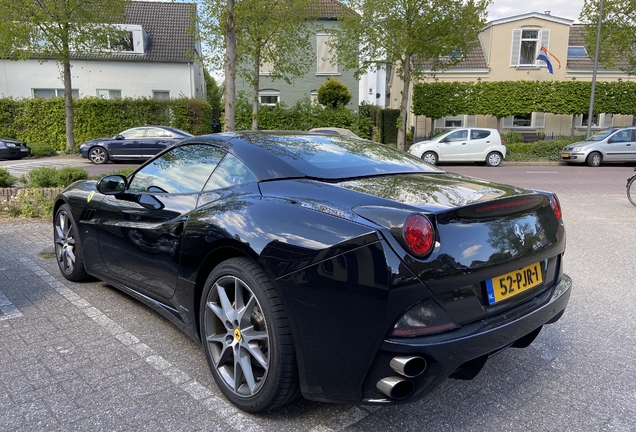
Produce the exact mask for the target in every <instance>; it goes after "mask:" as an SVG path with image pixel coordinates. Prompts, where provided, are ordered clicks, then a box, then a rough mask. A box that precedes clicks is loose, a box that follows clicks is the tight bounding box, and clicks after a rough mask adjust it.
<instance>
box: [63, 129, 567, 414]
mask: <svg viewBox="0 0 636 432" xmlns="http://www.w3.org/2000/svg"><path fill="white" fill-rule="evenodd" d="M54 211H55V217H54V240H55V249H56V254H57V262H58V264H59V267H60V270H61V272H62V274H63V275H64V277H66V278H67V279H69V280H71V281H81V280H83V279H85V278H86V277H87V276H88V275H92V276H94V277H97V278H99V279H101V280H103V281H106V282H108V283H109V284H111V285H113V286H115V287H117V288H119V289H121V290H123V291H125V292H126V293H129V294H130V295H132V296H134V297H135V298H137V299H139V300H141V301H142V302H144V303H146V304H148V305H150V306H151V307H152V308H154V309H155V310H156V311H158V312H159V313H161V314H162V315H164V316H165V317H167V318H168V319H170V320H171V321H172V322H173V323H174V324H175V325H176V326H178V327H179V328H181V329H182V330H183V331H184V332H185V333H186V334H188V335H189V336H190V337H192V338H193V339H194V340H196V341H199V342H200V343H202V345H203V349H204V351H205V355H206V357H207V360H208V364H209V366H210V369H211V371H212V374H213V376H214V379H215V380H216V383H217V384H218V386H219V388H220V390H221V391H222V392H223V393H224V394H225V396H226V397H227V398H228V399H229V400H230V401H231V402H232V403H234V404H235V405H236V406H237V407H239V408H241V409H243V410H245V411H250V412H258V411H266V410H271V409H273V408H276V407H279V406H281V405H283V404H285V403H287V402H289V401H291V400H293V399H294V398H295V397H297V396H299V395H301V394H302V395H303V396H304V397H306V398H308V399H312V400H318V401H330V402H341V403H350V404H392V403H404V402H410V401H415V400H418V399H420V398H422V397H423V396H425V395H426V394H427V393H429V392H431V390H432V389H433V388H435V387H436V386H437V385H439V384H440V383H441V382H442V381H443V380H445V379H446V378H448V377H452V378H460V379H470V378H472V377H474V376H475V375H476V374H477V373H478V372H479V370H480V369H481V368H482V366H483V365H484V363H485V362H486V360H487V359H488V358H489V356H491V355H493V354H495V353H497V352H499V351H501V350H503V349H506V348H509V347H517V348H521V347H526V346H528V345H529V344H530V343H531V342H532V341H533V340H534V339H535V338H536V337H537V335H538V334H539V332H540V330H541V328H542V326H543V325H544V324H550V323H553V322H555V321H557V320H558V319H559V318H560V317H561V315H562V314H563V312H564V310H565V308H566V305H567V303H568V299H569V297H570V291H571V285H572V281H571V279H570V278H569V277H568V276H567V275H565V274H564V273H563V253H564V250H565V231H564V227H563V221H562V218H561V208H560V206H559V201H558V200H557V197H556V196H555V195H554V194H552V193H549V192H541V191H534V190H527V189H521V188H517V187H513V186H506V185H502V184H496V183H491V182H488V181H484V180H479V179H475V178H468V177H463V176H459V175H456V174H451V173H448V172H445V171H443V170H440V169H439V168H436V167H433V166H431V165H428V164H426V163H424V162H422V161H421V160H420V159H418V158H415V157H412V156H410V155H408V154H406V153H404V152H401V151H398V150H395V149H392V148H390V147H388V146H385V145H381V144H375V143H372V142H370V141H366V140H361V139H356V138H348V137H342V136H337V135H315V134H304V133H295V132H278V133H268V132H237V133H224V134H215V135H209V136H201V137H194V138H190V139H187V140H184V141H181V142H180V143H178V144H176V145H174V146H172V147H170V148H168V149H166V150H165V151H163V152H162V153H160V154H158V155H157V156H156V157H154V158H153V159H151V160H149V161H148V162H146V163H145V164H144V165H143V166H141V167H140V168H139V169H137V171H135V172H134V173H133V174H131V175H130V176H128V177H127V178H126V177H122V176H117V175H110V176H107V177H104V178H102V179H101V180H100V181H97V182H96V181H80V182H77V183H74V184H73V185H71V186H69V187H68V188H66V189H65V190H64V191H63V192H62V193H61V194H60V195H59V196H58V197H57V199H56V201H55V210H54Z"/></svg>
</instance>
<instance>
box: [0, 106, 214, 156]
mask: <svg viewBox="0 0 636 432" xmlns="http://www.w3.org/2000/svg"><path fill="white" fill-rule="evenodd" d="M73 108H74V117H75V141H76V143H77V144H80V143H82V142H84V141H88V140H90V139H95V138H100V137H105V136H114V135H115V134H117V133H119V132H121V131H123V130H126V129H129V128H131V127H136V126H143V125H164V126H173V127H176V128H178V129H182V130H185V131H187V132H190V133H192V134H194V135H202V134H207V133H211V132H212V109H211V107H210V104H209V103H208V102H207V101H205V100H202V99H189V98H185V97H182V98H177V99H169V100H160V99H151V98H138V99H132V98H125V99H101V98H97V97H86V98H81V99H75V100H74V101H73ZM0 136H6V137H9V138H17V139H20V140H22V141H26V142H27V143H29V145H31V146H35V147H37V148H43V149H46V147H49V148H51V149H53V150H64V149H66V123H65V112H64V98H62V97H59V98H52V99H42V98H35V99H11V98H4V99H0ZM34 155H38V153H37V149H36V152H34ZM42 155H44V154H42Z"/></svg>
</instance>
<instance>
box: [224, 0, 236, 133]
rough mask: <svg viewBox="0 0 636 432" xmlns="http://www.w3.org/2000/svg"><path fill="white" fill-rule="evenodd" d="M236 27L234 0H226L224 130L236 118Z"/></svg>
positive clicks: (233, 122) (232, 127) (231, 128)
mask: <svg viewBox="0 0 636 432" xmlns="http://www.w3.org/2000/svg"><path fill="white" fill-rule="evenodd" d="M235 80H236V28H235V27H234V0H227V20H226V21H225V126H224V130H225V131H226V132H231V131H233V130H234V124H235V118H236V87H235Z"/></svg>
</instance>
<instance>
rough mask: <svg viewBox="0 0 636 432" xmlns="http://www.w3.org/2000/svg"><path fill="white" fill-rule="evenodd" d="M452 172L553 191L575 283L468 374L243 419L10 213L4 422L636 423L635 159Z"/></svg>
mask: <svg viewBox="0 0 636 432" xmlns="http://www.w3.org/2000/svg"><path fill="white" fill-rule="evenodd" d="M111 166H113V165H111ZM113 167H117V166H113ZM444 168H445V169H447V170H448V171H453V172H458V173H462V174H467V175H472V176H477V177H482V178H487V179H491V180H494V181H500V182H506V183H511V184H515V185H518V186H522V187H535V188H539V189H548V190H553V191H555V192H557V193H558V194H559V198H560V201H561V204H562V207H563V214H564V220H565V224H566V229H567V242H568V243H567V244H568V246H567V252H566V255H565V263H564V266H565V272H566V273H568V274H569V275H570V276H571V277H572V279H573V281H574V289H573V293H572V297H571V300H570V305H569V307H568V309H567V310H566V313H565V315H564V316H563V318H562V319H561V320H560V321H559V322H557V323H555V324H553V325H549V326H546V327H545V328H544V329H543V330H542V332H541V334H540V335H539V336H538V338H537V340H536V341H535V342H534V343H533V344H532V345H531V346H530V347H528V348H526V349H509V350H507V351H504V352H502V353H501V354H499V355H498V356H496V357H494V358H492V359H490V360H489V361H488V362H487V364H486V366H485V367H484V369H483V370H482V372H481V373H480V375H478V376H477V377H476V378H475V379H474V380H472V381H457V380H448V381H446V382H445V383H444V384H443V385H442V386H441V387H439V388H438V389H436V390H435V391H434V392H433V393H432V394H430V395H429V396H428V397H427V398H425V399H424V400H422V401H420V402H417V403H413V404H409V405H403V406H394V407H363V406H343V405H333V404H326V403H317V402H311V401H307V400H303V399H300V400H298V401H296V402H294V403H293V404H291V405H289V406H287V407H284V408H282V409H280V410H278V411H275V412H273V413H269V414H263V415H249V414H245V413H242V412H240V411H237V410H236V409H234V408H233V407H232V406H231V405H229V404H227V403H226V402H225V401H224V400H223V398H222V397H221V395H220V392H219V391H218V389H217V387H216V386H215V384H214V382H213V380H212V378H211V376H210V374H209V372H208V369H207V365H206V362H205V358H204V355H203V353H202V350H201V348H200V347H199V346H198V345H197V344H195V343H194V342H192V341H191V340H190V339H189V338H188V337H186V336H185V335H183V334H182V333H180V332H179V331H178V330H177V329H176V328H175V327H174V326H173V325H171V324H170V323H169V322H167V321H166V320H164V319H163V318H161V317H160V316H159V315H157V314H156V313H154V312H153V311H152V310H150V309H149V308H147V307H145V306H143V305H142V304H140V303H139V302H137V301H135V300H133V299H131V298H130V297H128V296H126V295H124V294H122V293H120V292H119V291H117V290H115V289H113V288H111V287H109V286H108V285H106V284H104V283H102V282H99V281H95V282H91V283H82V284H75V283H70V282H68V281H66V280H65V279H63V278H62V277H61V276H60V274H59V271H58V269H57V266H56V263H55V260H53V259H46V258H45V257H41V256H39V255H38V252H41V251H42V250H45V249H46V248H48V247H50V244H51V237H52V233H51V226H50V224H49V222H46V221H45V222H41V221H30V220H17V221H2V222H0V429H1V430H3V431H13V430H15V431H41V430H46V431H50V430H55V431H67V430H82V431H84V430H123V431H128V430H130V431H133V430H134V431H137V430H153V431H159V430H161V431H163V430H166V431H168V430H183V431H192V430H201V431H216V430H219V431H277V432H279V431H309V432H330V431H340V430H346V431H360V432H367V431H524V432H525V431H636V367H635V365H636V307H635V306H634V305H635V304H636V290H634V288H633V287H634V280H636V252H635V248H634V247H633V245H634V239H635V238H636V224H635V223H634V221H635V219H636V208H635V207H632V206H631V205H630V204H629V202H628V201H627V198H626V196H625V179H626V178H627V176H629V175H631V173H632V172H633V168H632V167H624V166H613V167H600V168H587V167H567V166H563V167H562V166H557V165H552V166H535V165H533V166H518V165H515V166H502V167H499V168H488V167H480V166H479V167H478V166H469V165H465V166H445V167H444ZM325 349H329V347H325ZM334 355H339V353H334Z"/></svg>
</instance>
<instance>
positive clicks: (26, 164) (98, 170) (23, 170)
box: [0, 155, 140, 177]
mask: <svg viewBox="0 0 636 432" xmlns="http://www.w3.org/2000/svg"><path fill="white" fill-rule="evenodd" d="M139 165H140V163H120V164H119V163H118V164H114V163H107V164H104V165H95V164H93V163H91V162H89V161H88V159H83V158H82V157H80V156H79V155H60V156H52V157H45V158H37V159H34V158H27V159H20V160H0V167H2V168H4V169H6V170H8V171H9V173H11V175H14V176H16V177H19V176H21V175H23V174H27V173H28V172H29V171H31V170H32V169H33V168H39V167H51V168H58V169H59V168H64V167H77V168H84V169H85V170H86V171H87V172H88V175H89V176H94V175H100V174H104V173H109V172H112V171H117V170H119V169H121V168H128V167H138V166H139Z"/></svg>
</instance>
